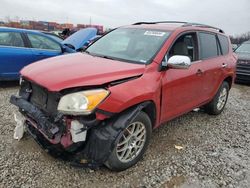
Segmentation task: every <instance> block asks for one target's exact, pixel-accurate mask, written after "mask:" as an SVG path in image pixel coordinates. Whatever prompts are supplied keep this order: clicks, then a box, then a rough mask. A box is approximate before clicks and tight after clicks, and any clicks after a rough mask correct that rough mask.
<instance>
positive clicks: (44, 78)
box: [21, 53, 145, 91]
mask: <svg viewBox="0 0 250 188" xmlns="http://www.w3.org/2000/svg"><path fill="white" fill-rule="evenodd" d="M144 70H145V65H142V64H133V63H126V62H120V61H116V60H110V59H104V58H100V57H94V56H91V55H87V54H83V53H74V54H68V55H62V56H57V57H53V58H49V59H45V60H42V61H39V62H36V63H33V64H30V65H28V66H27V67H25V68H23V69H22V70H21V75H22V76H24V77H25V78H27V79H29V80H31V81H33V82H35V83H37V84H39V85H41V86H43V87H45V88H47V89H48V90H50V91H60V90H63V89H67V88H73V87H80V86H95V85H102V84H105V83H108V82H111V81H115V80H120V79H124V78H129V77H133V76H139V75H141V74H143V72H144Z"/></svg>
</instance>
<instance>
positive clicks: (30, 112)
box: [10, 95, 63, 144]
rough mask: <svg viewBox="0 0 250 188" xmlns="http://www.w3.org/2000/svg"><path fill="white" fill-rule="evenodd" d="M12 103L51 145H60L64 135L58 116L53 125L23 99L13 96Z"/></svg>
mask: <svg viewBox="0 0 250 188" xmlns="http://www.w3.org/2000/svg"><path fill="white" fill-rule="evenodd" d="M10 103H12V104H14V105H15V106H17V107H19V109H20V112H21V113H22V114H23V115H24V116H25V117H26V119H27V121H29V122H30V124H32V125H33V126H34V127H35V128H36V129H38V130H39V131H40V132H41V134H43V135H44V136H45V137H46V138H47V139H48V140H49V141H50V142H51V143H53V144H58V143H59V142H60V136H61V135H62V131H63V130H62V129H60V127H59V125H57V124H58V123H62V122H61V119H60V118H59V116H60V115H58V118H56V119H57V120H56V121H55V122H54V123H51V122H50V121H49V120H48V119H49V118H48V117H47V116H46V115H45V114H44V113H43V112H42V111H41V110H40V109H38V108H37V107H36V106H34V105H33V104H31V103H30V102H28V101H27V100H25V99H23V98H19V97H16V96H13V95H12V96H11V98H10Z"/></svg>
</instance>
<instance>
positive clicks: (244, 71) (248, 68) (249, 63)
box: [236, 60, 250, 76]
mask: <svg viewBox="0 0 250 188" xmlns="http://www.w3.org/2000/svg"><path fill="white" fill-rule="evenodd" d="M236 74H237V75H242V76H250V60H238V62H237V69H236Z"/></svg>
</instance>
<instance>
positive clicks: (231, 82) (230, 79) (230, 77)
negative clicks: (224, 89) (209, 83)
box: [223, 76, 233, 89]
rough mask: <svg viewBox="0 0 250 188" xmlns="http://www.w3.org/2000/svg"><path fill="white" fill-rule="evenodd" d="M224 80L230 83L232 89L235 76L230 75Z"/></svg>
mask: <svg viewBox="0 0 250 188" xmlns="http://www.w3.org/2000/svg"><path fill="white" fill-rule="evenodd" d="M223 81H224V82H227V83H228V85H229V89H231V87H232V85H233V77H232V76H228V77H226V78H225V79H224V80H223Z"/></svg>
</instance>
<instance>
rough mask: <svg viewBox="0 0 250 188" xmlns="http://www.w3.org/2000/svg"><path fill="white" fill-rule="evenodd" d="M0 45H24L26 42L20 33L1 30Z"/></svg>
mask: <svg viewBox="0 0 250 188" xmlns="http://www.w3.org/2000/svg"><path fill="white" fill-rule="evenodd" d="M0 45H1V46H12V47H24V42H23V39H22V36H21V34H20V33H15V32H0Z"/></svg>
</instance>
